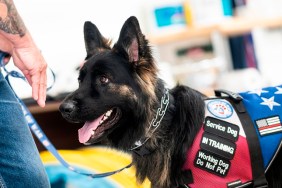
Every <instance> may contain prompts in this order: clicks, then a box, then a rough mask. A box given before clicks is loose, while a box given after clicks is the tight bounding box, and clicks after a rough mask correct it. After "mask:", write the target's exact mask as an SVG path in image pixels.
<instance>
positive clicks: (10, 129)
mask: <svg viewBox="0 0 282 188" xmlns="http://www.w3.org/2000/svg"><path fill="white" fill-rule="evenodd" d="M3 187H4V188H6V187H7V188H21V187H23V188H27V187H28V188H48V187H50V183H49V180H48V177H47V174H46V171H45V169H44V166H43V163H42V161H41V159H40V156H39V152H38V150H37V148H36V145H35V142H34V140H33V137H32V134H31V132H30V130H29V127H28V125H27V123H26V121H25V119H24V116H23V113H22V110H21V106H20V105H19V103H18V102H17V99H16V98H15V96H14V94H13V92H12V91H11V88H10V86H9V85H8V84H7V82H6V80H5V79H4V78H3V75H2V74H1V72H0V188H3Z"/></svg>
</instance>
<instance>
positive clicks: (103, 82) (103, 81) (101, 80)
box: [100, 76, 109, 84]
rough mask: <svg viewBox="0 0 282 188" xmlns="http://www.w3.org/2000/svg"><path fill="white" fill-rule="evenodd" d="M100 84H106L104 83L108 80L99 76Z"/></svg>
mask: <svg viewBox="0 0 282 188" xmlns="http://www.w3.org/2000/svg"><path fill="white" fill-rule="evenodd" d="M100 82H101V83H102V84H106V83H108V82H109V78H107V77H106V76H101V77H100Z"/></svg>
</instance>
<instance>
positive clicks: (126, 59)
mask: <svg viewBox="0 0 282 188" xmlns="http://www.w3.org/2000/svg"><path fill="white" fill-rule="evenodd" d="M84 36H85V44H86V51H87V57H86V63H85V64H84V66H83V67H82V68H81V70H80V76H79V88H78V89H77V90H76V91H74V92H73V93H71V94H70V95H69V96H67V97H66V99H65V100H64V101H63V103H62V105H61V107H60V110H61V112H62V115H63V116H64V117H65V118H66V119H67V120H69V121H71V122H86V121H92V120H94V119H96V118H97V117H98V116H100V115H101V114H103V113H105V112H106V111H107V110H109V109H111V108H115V109H119V112H120V113H119V114H118V115H116V116H115V117H114V118H118V121H117V122H116V123H115V124H114V125H111V126H110V128H108V129H106V130H103V133H102V136H101V137H99V138H97V139H96V138H95V137H94V138H92V139H91V140H90V141H89V142H90V143H94V142H99V141H101V140H107V142H108V143H109V145H110V146H112V147H115V148H117V149H121V150H124V151H128V150H129V149H130V148H131V147H132V146H133V145H134V143H135V142H136V141H137V140H138V139H140V138H141V137H144V136H145V135H146V136H149V137H150V139H149V140H148V141H147V142H146V143H145V147H146V148H147V149H149V150H150V151H151V153H150V154H148V155H145V156H139V155H138V154H135V153H132V156H133V164H134V165H135V166H136V169H137V172H136V176H137V178H138V180H139V181H140V182H142V181H143V180H144V179H145V178H146V177H148V178H149V180H150V181H151V183H152V187H155V188H173V187H180V186H181V185H183V184H186V183H187V182H188V181H189V177H188V175H187V172H185V171H182V170H181V169H182V166H183V164H184V162H185V160H193V159H189V156H188V158H187V156H186V153H187V150H188V148H189V147H190V146H191V144H192V143H193V139H194V138H195V135H196V133H197V132H198V130H199V129H200V127H201V125H202V122H203V120H204V101H203V98H204V97H203V95H202V94H200V93H199V92H197V91H195V90H193V89H191V88H189V87H187V86H183V85H177V86H176V87H174V88H173V89H171V90H170V91H169V95H170V96H169V97H170V103H169V106H168V110H167V112H166V114H165V116H164V119H163V120H162V122H161V125H160V126H159V128H158V129H157V130H156V131H155V132H154V133H153V134H150V133H149V134H150V135H148V133H147V131H148V127H149V125H150V122H151V121H152V119H153V118H154V115H155V114H156V110H157V108H158V107H159V106H160V100H161V97H162V96H163V93H164V90H165V84H164V83H163V81H162V80H161V79H160V78H158V77H157V74H158V72H157V71H158V70H157V67H156V64H155V62H154V59H153V57H152V52H151V48H150V46H149V45H148V41H147V40H146V38H145V36H144V35H143V34H142V32H141V30H140V27H139V23H138V20H137V19H136V18H135V17H130V18H129V19H128V20H127V21H126V22H125V23H124V25H123V27H122V29H121V32H120V36H119V39H118V41H117V42H116V43H115V44H114V45H113V47H111V45H110V41H109V40H107V39H105V38H104V37H103V36H102V35H101V34H100V32H99V30H98V29H97V27H96V26H95V25H94V24H92V23H90V22H86V23H85V25H84ZM117 111H118V110H117ZM280 164H281V163H279V165H280ZM280 166H281V165H280ZM278 178H280V180H279V181H282V180H281V179H282V177H281V173H280V174H279V175H278ZM276 180H277V179H276ZM270 184H271V185H273V183H272V181H270Z"/></svg>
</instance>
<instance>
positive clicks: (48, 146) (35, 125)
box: [0, 51, 132, 178]
mask: <svg viewBox="0 0 282 188" xmlns="http://www.w3.org/2000/svg"><path fill="white" fill-rule="evenodd" d="M8 55H9V54H7V53H5V52H1V51H0V67H2V68H3V70H4V71H5V72H6V73H7V75H6V76H5V79H6V80H7V82H8V84H9V85H10V87H11V88H12V86H11V83H10V80H9V77H14V78H19V79H22V80H23V81H25V82H26V78H25V77H24V76H23V75H22V74H21V73H19V72H17V71H14V70H12V71H8V70H7V69H6V67H5V64H4V62H3V59H4V58H5V57H6V56H8ZM51 72H52V75H53V78H54V82H55V74H54V72H53V71H52V70H51ZM51 88H52V86H50V87H48V88H47V91H48V90H49V89H51ZM12 90H13V88H12ZM13 91H14V90H13ZM14 94H15V96H16V98H17V99H18V101H19V103H20V105H21V107H22V111H23V114H24V116H25V119H26V121H27V124H28V126H29V128H30V129H31V130H32V132H33V133H34V135H35V136H36V137H37V138H38V140H39V141H40V142H41V143H42V144H43V146H44V147H45V148H46V149H47V150H48V151H49V152H51V153H52V155H53V156H54V157H55V158H56V159H57V160H58V161H59V162H60V163H61V164H62V165H63V166H65V167H66V168H68V169H69V170H71V171H73V172H76V173H79V174H82V175H85V176H89V177H91V178H103V177H107V176H111V175H114V174H116V173H118V172H121V171H122V170H124V169H126V168H129V167H131V165H132V163H130V164H129V165H127V166H125V167H123V168H121V169H118V170H115V171H111V172H106V173H100V174H91V173H84V172H81V171H79V170H77V169H76V168H75V167H73V166H71V165H69V164H68V163H67V162H66V161H65V160H64V159H63V158H62V157H61V155H60V154H59V153H58V151H57V150H56V148H55V147H54V145H53V144H52V143H51V142H50V140H49V139H48V138H47V136H46V135H45V133H44V132H43V131H42V129H41V128H40V126H39V124H38V123H37V121H36V120H35V119H34V117H33V116H32V114H31V113H30V111H29V110H28V108H27V106H26V105H25V104H24V102H23V101H22V100H21V99H20V98H19V97H18V96H17V95H16V93H15V92H14Z"/></svg>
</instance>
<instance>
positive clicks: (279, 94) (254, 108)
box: [183, 86, 282, 188]
mask: <svg viewBox="0 0 282 188" xmlns="http://www.w3.org/2000/svg"><path fill="white" fill-rule="evenodd" d="M240 96H241V97H242V99H241V101H240V102H241V104H240V103H239V102H238V103H236V104H237V105H242V106H243V108H242V106H241V107H238V108H241V109H245V110H246V111H247V112H248V116H249V118H248V119H249V120H251V121H249V122H250V123H246V122H247V121H245V120H244V118H243V119H242V117H243V116H242V115H241V114H240V111H241V112H242V110H240V109H239V110H238V109H236V108H237V107H234V103H233V102H231V101H232V100H230V98H222V97H220V98H212V99H207V100H206V101H205V103H206V111H205V121H204V123H203V126H202V128H201V129H200V131H199V132H198V134H197V136H196V138H195V140H194V143H193V145H192V147H191V148H190V149H189V151H188V152H187V159H188V160H186V163H185V165H184V167H183V168H184V169H185V170H190V171H191V172H192V176H193V183H191V184H188V186H189V187H197V188H198V187H205V188H221V187H245V186H247V185H250V184H253V185H254V184H255V183H254V182H255V181H254V180H255V179H258V178H261V177H260V174H258V173H257V171H261V172H262V174H263V178H262V180H258V181H257V182H258V183H257V185H259V186H264V184H266V185H267V183H266V180H265V179H264V172H266V171H267V170H268V167H269V166H270V165H271V163H272V161H273V159H274V158H275V156H276V153H278V151H279V149H280V147H282V146H281V145H282V144H281V140H282V126H281V118H282V106H281V105H282V86H279V87H268V88H264V89H260V90H256V91H249V92H246V93H240ZM235 106H236V105H235ZM243 111H244V110H243ZM246 114H247V113H246ZM250 126H251V127H250ZM250 128H251V129H253V132H251V131H249V129H250ZM254 136H255V137H254ZM249 137H254V138H255V139H254V138H251V139H250V138H249ZM252 139H254V140H257V143H256V144H255V145H254V143H251V144H250V142H251V141H249V140H252ZM252 144H253V145H252ZM256 147H258V149H255V148H256ZM257 159H258V160H257ZM259 159H261V161H259ZM254 161H255V162H254ZM252 163H253V164H252ZM254 163H255V164H254ZM258 164H259V165H258ZM252 166H253V167H252ZM256 168H260V169H256Z"/></svg>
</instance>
